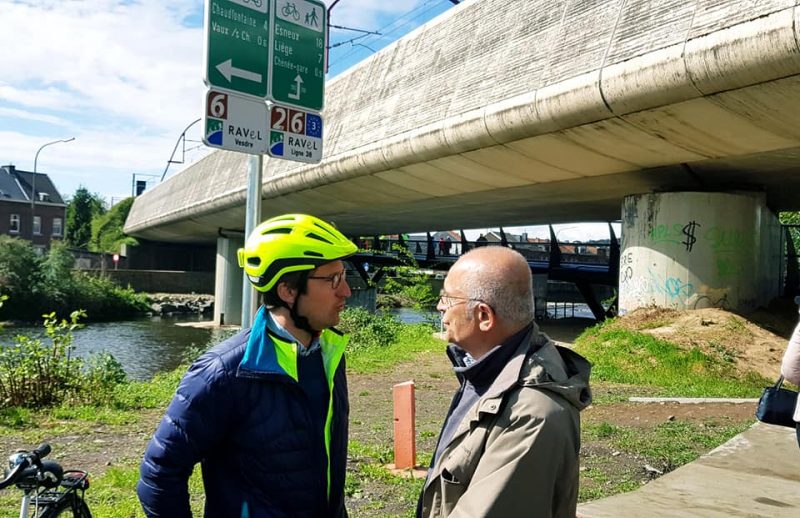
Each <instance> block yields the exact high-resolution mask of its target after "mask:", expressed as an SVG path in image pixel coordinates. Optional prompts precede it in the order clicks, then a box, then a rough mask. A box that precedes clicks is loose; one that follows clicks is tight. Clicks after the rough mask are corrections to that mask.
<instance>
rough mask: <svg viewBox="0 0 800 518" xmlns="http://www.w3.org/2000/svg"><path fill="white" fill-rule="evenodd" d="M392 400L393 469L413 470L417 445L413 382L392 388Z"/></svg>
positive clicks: (415, 463) (399, 384)
mask: <svg viewBox="0 0 800 518" xmlns="http://www.w3.org/2000/svg"><path fill="white" fill-rule="evenodd" d="M392 397H393V399H394V467H395V469H413V468H414V466H416V465H417V443H416V438H415V436H414V434H415V431H414V428H415V426H414V423H415V422H416V408H415V406H414V382H413V381H406V382H405V383H398V384H397V385H395V386H394V387H392Z"/></svg>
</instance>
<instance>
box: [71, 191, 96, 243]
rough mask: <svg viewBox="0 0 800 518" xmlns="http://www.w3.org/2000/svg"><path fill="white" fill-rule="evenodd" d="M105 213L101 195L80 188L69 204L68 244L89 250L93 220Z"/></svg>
mask: <svg viewBox="0 0 800 518" xmlns="http://www.w3.org/2000/svg"><path fill="white" fill-rule="evenodd" d="M105 212H106V209H105V203H104V202H103V199H102V198H101V197H100V195H99V194H91V193H90V192H89V191H88V189H86V187H83V186H81V187H78V190H77V191H75V195H74V196H73V197H72V199H70V200H69V203H68V204H67V233H66V237H65V239H66V241H67V243H69V244H70V245H72V246H74V247H75V248H88V247H89V243H90V241H91V239H92V219H94V218H95V217H97V216H100V215H102V214H105Z"/></svg>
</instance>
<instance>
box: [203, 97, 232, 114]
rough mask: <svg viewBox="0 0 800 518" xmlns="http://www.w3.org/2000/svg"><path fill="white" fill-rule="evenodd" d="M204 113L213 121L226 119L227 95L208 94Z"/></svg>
mask: <svg viewBox="0 0 800 518" xmlns="http://www.w3.org/2000/svg"><path fill="white" fill-rule="evenodd" d="M206 113H207V114H208V116H209V117H212V118H214V119H226V120H227V118H228V95H227V94H223V93H221V92H209V94H208V106H206Z"/></svg>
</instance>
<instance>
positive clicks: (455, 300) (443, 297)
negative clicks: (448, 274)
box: [439, 290, 494, 311]
mask: <svg viewBox="0 0 800 518" xmlns="http://www.w3.org/2000/svg"><path fill="white" fill-rule="evenodd" d="M439 301H440V302H441V303H442V305H443V306H444V307H445V309H450V308H452V307H453V306H457V305H459V304H464V303H466V302H482V303H484V304H486V305H487V306H489V308H491V309H492V311H494V308H492V306H490V305H489V303H488V302H486V301H483V300H481V299H473V298H471V297H457V296H455V295H448V294H447V293H446V292H445V291H444V290H442V291H440V292H439Z"/></svg>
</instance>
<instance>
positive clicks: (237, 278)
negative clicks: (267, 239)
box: [214, 237, 244, 325]
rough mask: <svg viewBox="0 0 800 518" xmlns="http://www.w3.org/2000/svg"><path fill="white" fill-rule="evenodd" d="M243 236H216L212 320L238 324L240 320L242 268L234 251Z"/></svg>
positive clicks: (242, 243)
mask: <svg viewBox="0 0 800 518" xmlns="http://www.w3.org/2000/svg"><path fill="white" fill-rule="evenodd" d="M242 246H244V238H239V239H237V238H232V237H218V238H217V268H216V278H215V281H214V322H215V323H216V324H217V325H223V324H233V325H238V324H239V323H240V322H241V321H242V280H243V277H242V269H241V268H239V261H238V259H237V258H236V251H237V250H238V249H239V248H241V247H242Z"/></svg>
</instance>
